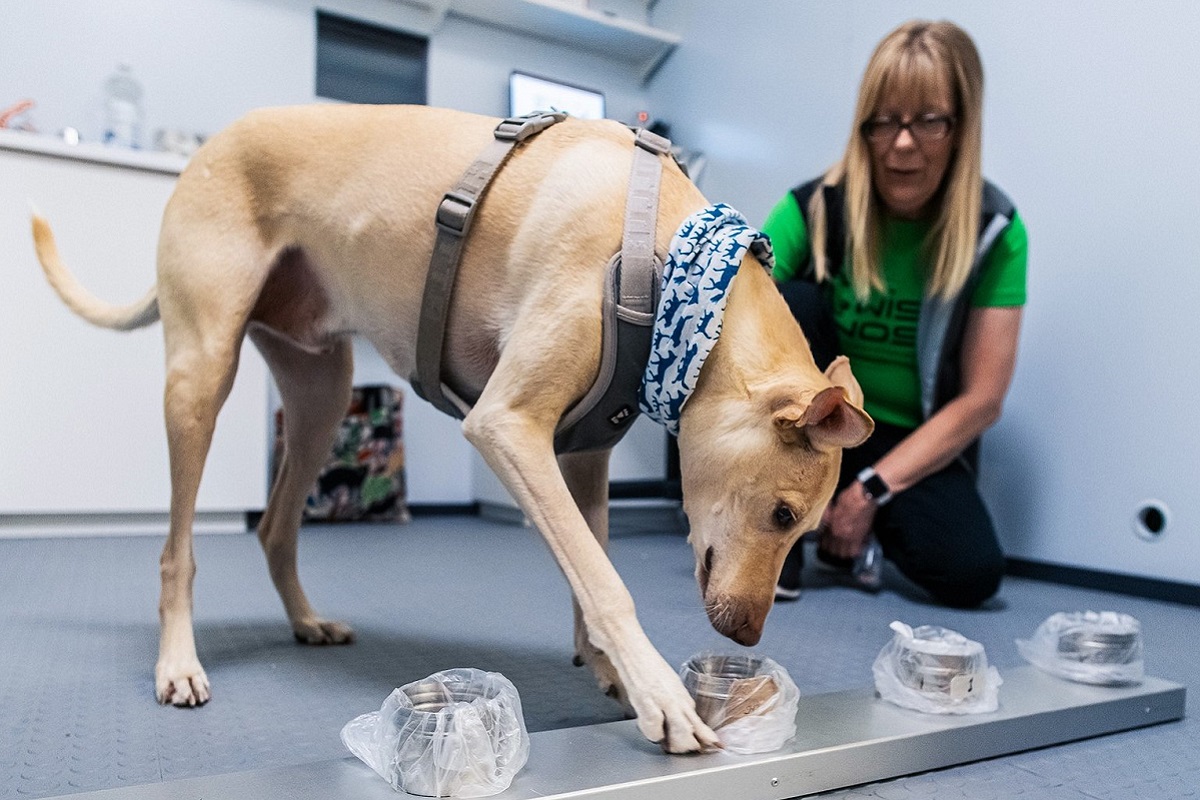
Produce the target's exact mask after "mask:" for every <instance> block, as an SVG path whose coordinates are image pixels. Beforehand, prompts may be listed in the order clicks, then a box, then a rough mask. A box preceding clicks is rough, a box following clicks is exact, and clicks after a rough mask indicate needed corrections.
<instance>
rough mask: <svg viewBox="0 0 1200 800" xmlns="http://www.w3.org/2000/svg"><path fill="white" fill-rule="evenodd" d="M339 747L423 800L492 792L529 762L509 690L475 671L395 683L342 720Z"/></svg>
mask: <svg viewBox="0 0 1200 800" xmlns="http://www.w3.org/2000/svg"><path fill="white" fill-rule="evenodd" d="M342 742H343V743H344V744H345V745H346V747H348V748H350V752H352V753H354V755H356V756H358V758H360V759H361V760H362V761H363V762H364V763H366V765H367V766H369V767H370V768H371V769H373V770H375V771H376V772H377V773H379V775H380V776H381V777H382V778H383V779H384V780H386V781H387V782H388V783H390V784H391V785H392V788H394V789H399V790H401V791H405V792H408V793H409V794H417V795H424V796H426V797H487V796H489V795H493V794H498V793H500V792H502V791H504V790H505V789H507V788H508V787H509V785H510V784H511V783H512V780H513V778H514V777H515V776H516V774H517V772H518V771H520V769H521V767H523V766H525V761H526V760H527V759H528V758H529V734H528V732H527V731H526V730H525V719H524V717H523V716H522V715H521V698H520V695H518V694H517V689H516V687H515V686H513V685H512V682H511V681H509V680H508V679H507V678H505V677H504V676H503V675H501V674H500V673H498V672H485V671H483V670H479V669H450V670H444V671H442V672H437V673H434V674H433V675H430V676H429V677H428V678H425V679H424V680H420V681H415V682H413V683H409V684H406V685H405V686H401V687H400V688H399V689H396V690H395V691H393V692H392V693H391V694H390V695H388V698H387V699H386V700H384V701H383V707H382V708H380V709H379V711H373V712H371V713H369V714H363V715H362V716H360V717H357V718H355V719H353V720H351V721H350V722H348V723H347V724H346V726H345V727H344V728H342Z"/></svg>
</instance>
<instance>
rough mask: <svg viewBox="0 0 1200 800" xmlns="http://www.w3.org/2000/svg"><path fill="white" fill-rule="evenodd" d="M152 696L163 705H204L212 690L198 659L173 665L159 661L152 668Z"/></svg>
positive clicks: (182, 706) (181, 706)
mask: <svg viewBox="0 0 1200 800" xmlns="http://www.w3.org/2000/svg"><path fill="white" fill-rule="evenodd" d="M154 696H155V697H156V698H158V702H159V703H162V704H163V705H167V704H168V703H169V704H171V705H173V706H178V707H180V708H185V707H193V706H202V705H204V704H205V703H207V702H208V701H209V698H211V697H212V691H211V690H210V688H209V685H208V676H207V675H205V674H204V668H203V667H201V666H200V662H199V661H192V662H190V663H187V664H179V665H174V666H172V665H169V664H164V663H162V662H159V664H158V666H157V667H155V669H154Z"/></svg>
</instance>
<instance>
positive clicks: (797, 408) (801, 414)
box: [772, 369, 875, 447]
mask: <svg viewBox="0 0 1200 800" xmlns="http://www.w3.org/2000/svg"><path fill="white" fill-rule="evenodd" d="M847 372H849V370H848V369H847ZM851 380H852V381H853V376H851ZM854 388H856V389H857V388H858V384H857V383H854ZM858 395H859V398H861V397H862V391H861V390H859V392H858ZM847 396H848V390H847V389H846V388H845V387H843V386H840V385H838V386H830V387H829V388H827V389H824V390H822V391H820V392H818V393H817V394H816V395H815V396H813V397H812V398H811V399H809V400H808V402H804V400H802V399H794V398H793V399H789V400H787V401H785V402H782V403H779V404H778V405H777V407H776V409H775V410H774V412H772V421H773V422H774V425H775V432H776V433H778V434H779V437H780V438H781V439H783V441H784V442H786V443H788V444H798V443H799V442H800V440H801V437H807V438H808V440H809V441H810V442H812V443H813V444H814V445H816V446H818V447H854V446H856V445H860V444H862V443H863V442H865V441H866V440H867V437H868V436H870V435H871V431H873V430H874V429H875V423H874V421H873V420H872V419H871V418H870V417H869V416H867V413H866V412H865V411H863V410H862V409H861V408H859V407H858V405H856V404H855V403H852V402H850V400H848V399H847ZM859 402H861V399H860V401H859Z"/></svg>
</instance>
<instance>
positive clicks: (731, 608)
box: [705, 597, 767, 647]
mask: <svg viewBox="0 0 1200 800" xmlns="http://www.w3.org/2000/svg"><path fill="white" fill-rule="evenodd" d="M705 605H706V610H707V611H708V619H709V622H711V623H712V626H713V627H714V628H716V630H717V632H718V633H720V634H721V635H722V636H728V637H729V638H730V639H733V640H734V641H735V642H737V643H738V644H740V645H745V646H746V647H750V646H752V645H756V644H758V640H759V639H761V638H762V632H763V624H764V623H765V622H766V617H767V615H766V614H765V613H756V611H757V608H756V606H754V605H753V604H751V603H748V602H746V601H744V600H742V601H739V600H733V599H731V598H729V597H725V598H720V599H715V600H710V602H707V603H705Z"/></svg>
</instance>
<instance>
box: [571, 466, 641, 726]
mask: <svg viewBox="0 0 1200 800" xmlns="http://www.w3.org/2000/svg"><path fill="white" fill-rule="evenodd" d="M610 455H612V451H611V450H593V451H588V452H583V453H566V454H564V455H561V456H559V457H558V466H559V468H560V469H561V470H562V473H563V478H564V479H565V480H566V482H567V488H568V489H570V491H571V497H573V498H574V499H575V504H576V505H577V506H579V511H580V513H582V514H583V518H584V520H585V521H586V522H587V525H588V528H590V529H591V531H592V534H593V535H594V536H595V537H596V541H597V542H599V543H600V546H601V547H602V548H604V550H605V552H607V551H608V461H609V456H610ZM571 600H572V605H573V606H574V609H575V665H576V666H583V665H584V664H587V665H588V667H589V668H590V669H591V670H592V673H593V674H594V675H595V676H596V682H597V683H598V684H599V686H600V689H601V690H602V691H603V692H604V693H605V694H607V695H609V696H610V697H613V698H615V699H616V700H617V701H618V702H620V703H621V705H622V706H624V708H625V711H626V713H628V714H629V715H631V716H632V715H633V713H634V711H633V706H631V705H630V704H629V698H628V697H627V696H626V694H625V687H624V686H622V685H621V678H620V676H619V675H618V674H617V669H616V667H614V666H613V664H612V661H610V660H609V658H608V656H606V655H605V654H604V652H603V651H602V650H600V649H598V648H597V647H596V646H595V645H594V644H592V641H591V639H590V637H589V636H588V630H587V623H586V622H585V621H584V618H583V610H582V609H581V608H580V607H579V600H577V599H575V597H574V596H572V598H571Z"/></svg>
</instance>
